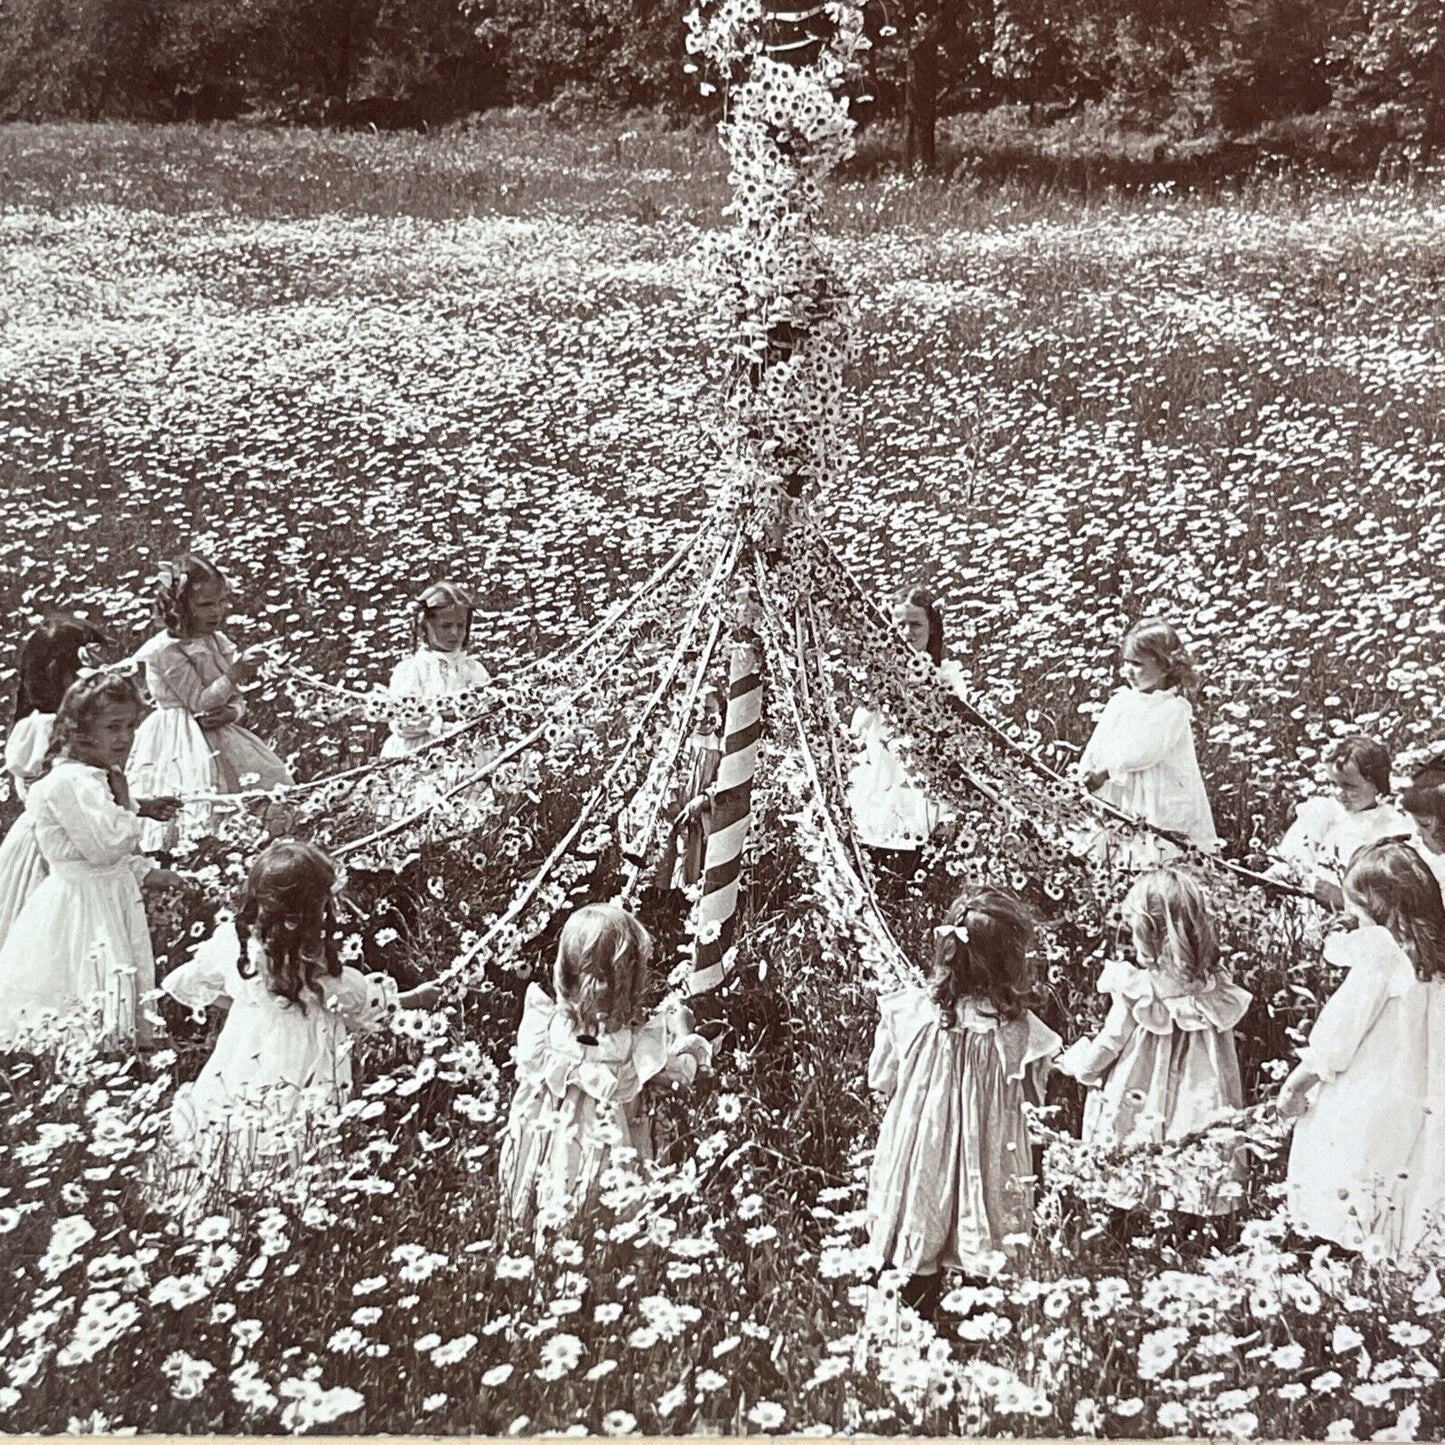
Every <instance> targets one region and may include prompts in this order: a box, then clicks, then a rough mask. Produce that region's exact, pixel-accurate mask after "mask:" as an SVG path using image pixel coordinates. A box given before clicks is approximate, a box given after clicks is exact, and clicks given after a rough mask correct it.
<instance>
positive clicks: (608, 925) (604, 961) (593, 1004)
mask: <svg viewBox="0 0 1445 1445" xmlns="http://www.w3.org/2000/svg"><path fill="white" fill-rule="evenodd" d="M651 959H652V936H651V935H650V934H649V933H648V931H647V930H646V929H645V928H644V927H643V926H642V924H641V923H639V922H638V921H637V919H636V918H634V917H633V916H632V914H630V913H628V912H627V910H626V909H625V908H619V907H618V906H617V905H616V904H615V903H590V904H588V905H587V906H586V907H585V908H579V909H578V910H577V911H576V912H575V913H574V914H572V916H571V917H570V918H569V919H568V920H567V922H566V923H564V924H563V925H562V936H561V938H560V939H558V941H557V961H556V963H555V964H554V965H553V967H552V987H553V988H554V989H555V990H556V994H557V1002H558V1003H559V1004H560V1005H561V1007H562V1010H563V1012H564V1013H565V1014H566V1016H567V1021H568V1022H569V1023H570V1024H571V1025H572V1028H573V1031H574V1032H575V1033H576V1035H577V1037H578V1038H579V1039H581V1040H583V1041H584V1042H585V1041H587V1040H588V1039H592V1040H595V1039H596V1038H597V1036H598V1035H599V1034H604V1033H608V1032H611V1031H613V1030H616V1029H623V1028H636V1027H637V1025H638V1024H640V1023H641V1022H642V996H643V994H644V992H645V991H646V989H647V965H648V963H649V962H650V961H651Z"/></svg>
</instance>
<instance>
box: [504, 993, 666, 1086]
mask: <svg viewBox="0 0 1445 1445" xmlns="http://www.w3.org/2000/svg"><path fill="white" fill-rule="evenodd" d="M667 1056H668V1046H667V1024H666V1021H665V1020H664V1019H662V1018H656V1017H655V1018H651V1019H649V1020H648V1021H647V1022H646V1023H644V1024H642V1025H641V1026H640V1027H639V1028H635V1029H616V1030H613V1031H611V1032H608V1033H605V1034H601V1035H599V1036H598V1038H597V1040H596V1042H595V1043H583V1042H582V1040H581V1039H580V1038H579V1037H578V1036H577V1035H576V1033H575V1032H574V1031H573V1029H572V1025H571V1023H570V1021H569V1020H568V1018H567V1015H566V1013H565V1012H564V1011H563V1010H562V1008H561V1007H560V1006H559V1005H558V1004H556V1003H554V1002H553V1000H552V999H550V998H548V997H547V995H546V994H545V993H543V992H542V990H541V989H540V988H539V987H538V986H537V985H536V984H535V983H534V984H529V985H528V987H527V995H526V1000H525V1002H524V1004H523V1007H522V1022H521V1023H520V1024H519V1025H518V1028H517V1043H516V1047H515V1049H514V1051H513V1059H514V1062H515V1063H516V1067H517V1079H518V1082H519V1083H540V1084H541V1085H543V1086H544V1087H545V1088H546V1089H547V1090H548V1091H549V1092H550V1093H552V1094H553V1095H554V1096H555V1097H556V1098H558V1099H560V1098H562V1097H563V1096H564V1095H565V1094H566V1093H567V1091H568V1090H569V1089H571V1088H574V1087H575V1088H580V1089H581V1090H582V1092H583V1093H585V1094H588V1095H590V1096H591V1097H592V1098H594V1099H596V1100H598V1101H599V1102H615V1103H618V1104H626V1103H630V1102H631V1101H632V1100H633V1099H635V1098H636V1097H637V1096H638V1095H639V1094H640V1093H641V1092H642V1089H643V1086H644V1085H645V1084H646V1083H647V1081H648V1080H649V1079H652V1078H655V1077H656V1076H657V1075H658V1074H660V1073H661V1072H662V1070H663V1068H664V1067H665V1066H666V1064H667Z"/></svg>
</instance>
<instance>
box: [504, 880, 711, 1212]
mask: <svg viewBox="0 0 1445 1445" xmlns="http://www.w3.org/2000/svg"><path fill="white" fill-rule="evenodd" d="M651 955H652V939H651V938H650V937H649V936H648V933H647V930H646V929H645V928H643V926H642V925H641V924H640V923H639V922H638V921H637V920H636V919H635V918H634V917H633V916H632V915H631V914H630V913H628V912H626V911H625V910H624V909H622V908H619V907H617V906H616V905H614V904H610V903H605V904H603V903H597V904H591V905H589V906H587V907H585V908H579V909H578V910H577V911H576V912H575V913H574V914H572V916H571V917H570V918H569V919H568V920H567V922H566V923H565V924H564V925H563V928H562V937H561V939H560V940H559V941H558V944H557V961H556V964H555V965H554V967H553V970H552V987H553V989H554V990H555V992H556V995H557V1001H556V1002H555V1003H554V1002H553V1001H552V1000H551V999H549V998H548V997H547V995H546V994H545V993H543V992H542V990H541V989H540V988H538V987H537V985H536V984H532V985H531V986H530V987H529V988H528V989H527V997H526V1002H525V1004H524V1006H523V1012H522V1022H521V1025H520V1027H519V1028H518V1030H517V1043H516V1047H515V1049H514V1050H513V1054H512V1057H513V1061H514V1063H515V1066H516V1070H517V1092H516V1095H515V1096H514V1098H513V1100H512V1110H511V1114H510V1116H509V1118H508V1120H507V1133H506V1138H505V1140H504V1141H503V1144H502V1157H501V1178H502V1193H503V1198H504V1200H505V1201H506V1202H507V1204H508V1205H509V1207H510V1213H511V1216H512V1218H513V1219H515V1220H518V1221H522V1222H525V1221H526V1220H527V1219H529V1218H530V1217H531V1215H532V1211H533V1208H534V1206H537V1205H542V1206H546V1205H565V1204H569V1203H570V1204H573V1205H576V1204H581V1203H582V1202H583V1201H585V1200H586V1199H587V1198H588V1196H589V1195H591V1194H592V1192H593V1191H594V1190H595V1189H596V1187H597V1185H598V1179H599V1176H600V1175H601V1173H602V1171H603V1170H604V1169H606V1168H607V1167H608V1165H609V1164H611V1163H615V1162H620V1160H621V1158H622V1157H623V1156H622V1155H621V1154H619V1151H631V1152H632V1154H633V1155H634V1156H635V1158H636V1159H637V1160H638V1161H639V1162H640V1161H643V1160H647V1159H650V1158H652V1157H653V1139H652V1123H651V1120H650V1118H649V1117H648V1111H647V1095H646V1091H647V1088H648V1086H649V1085H651V1084H653V1082H654V1081H657V1082H659V1083H671V1084H679V1083H682V1084H691V1083H692V1082H693V1080H694V1079H695V1078H696V1076H697V1071H698V1068H699V1067H703V1068H706V1067H708V1066H710V1065H711V1063H712V1050H711V1048H710V1046H709V1045H708V1042H707V1040H706V1039H703V1038H701V1037H699V1036H698V1035H697V1034H696V1033H694V1032H693V1024H692V1016H691V1014H690V1013H688V1011H687V1010H686V1009H685V1008H682V1007H681V1006H674V1007H672V1008H670V1009H666V1010H662V1011H659V1012H657V1013H654V1014H652V1015H651V1016H650V1017H648V1016H645V1015H644V1013H643V1008H642V998H643V994H644V993H645V991H646V988H647V965H648V961H649V959H650V958H651Z"/></svg>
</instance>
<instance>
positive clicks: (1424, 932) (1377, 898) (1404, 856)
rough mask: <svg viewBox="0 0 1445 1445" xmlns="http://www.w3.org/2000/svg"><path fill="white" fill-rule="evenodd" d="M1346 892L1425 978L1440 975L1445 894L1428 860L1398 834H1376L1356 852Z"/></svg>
mask: <svg viewBox="0 0 1445 1445" xmlns="http://www.w3.org/2000/svg"><path fill="white" fill-rule="evenodd" d="M1344 893H1345V897H1346V898H1347V899H1349V901H1350V902H1351V903H1354V904H1355V905H1357V906H1358V907H1359V908H1361V909H1363V910H1364V912H1365V913H1366V914H1368V915H1369V917H1370V918H1372V919H1373V920H1374V921H1375V922H1376V923H1378V924H1380V925H1381V926H1383V927H1385V928H1388V929H1389V930H1390V933H1391V935H1392V936H1393V937H1394V940H1395V942H1396V943H1398V944H1399V945H1400V947H1401V948H1402V949H1403V950H1404V951H1405V953H1406V954H1407V955H1409V958H1410V962H1411V963H1413V964H1414V965H1415V976H1416V977H1417V978H1419V979H1420V980H1421V981H1422V982H1424V983H1429V981H1430V980H1431V979H1432V978H1442V977H1445V899H1442V897H1441V895H1440V884H1439V883H1438V882H1437V881H1436V878H1435V875H1434V874H1433V873H1432V872H1431V871H1430V868H1429V865H1428V864H1427V863H1426V862H1425V860H1424V859H1423V858H1422V857H1421V856H1420V854H1419V853H1418V852H1417V851H1416V850H1415V847H1414V845H1413V844H1411V843H1409V842H1407V841H1406V840H1405V839H1403V838H1381V839H1380V840H1379V841H1378V842H1376V843H1367V844H1366V845H1365V846H1364V847H1363V848H1361V849H1359V851H1358V852H1356V854H1355V856H1354V857H1353V858H1352V859H1351V860H1350V866H1349V868H1348V869H1347V870H1346V871H1345V881H1344Z"/></svg>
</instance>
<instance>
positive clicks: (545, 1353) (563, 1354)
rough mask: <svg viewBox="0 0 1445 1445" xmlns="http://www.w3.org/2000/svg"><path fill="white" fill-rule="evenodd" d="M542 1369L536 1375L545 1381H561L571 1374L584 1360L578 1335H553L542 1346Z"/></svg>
mask: <svg viewBox="0 0 1445 1445" xmlns="http://www.w3.org/2000/svg"><path fill="white" fill-rule="evenodd" d="M539 1358H540V1361H541V1366H542V1367H541V1369H539V1370H538V1371H537V1372H536V1373H537V1375H538V1376H539V1377H540V1378H541V1379H543V1380H560V1379H561V1378H562V1376H563V1375H566V1374H568V1373H570V1372H571V1371H572V1370H574V1369H575V1368H576V1366H577V1362H578V1361H579V1360H580V1359H581V1358H582V1341H581V1340H579V1339H578V1338H577V1336H576V1335H565V1334H563V1335H553V1336H552V1338H551V1339H550V1340H548V1341H547V1343H546V1344H545V1345H543V1346H542V1352H541V1355H540V1357H539Z"/></svg>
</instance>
